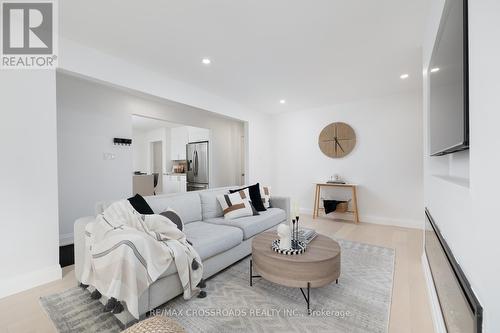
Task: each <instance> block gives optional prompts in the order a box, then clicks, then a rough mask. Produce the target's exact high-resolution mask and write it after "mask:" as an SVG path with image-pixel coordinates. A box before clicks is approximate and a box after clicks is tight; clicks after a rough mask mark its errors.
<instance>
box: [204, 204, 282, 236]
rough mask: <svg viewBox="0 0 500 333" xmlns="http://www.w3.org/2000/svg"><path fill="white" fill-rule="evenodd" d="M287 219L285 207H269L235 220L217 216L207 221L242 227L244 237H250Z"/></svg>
mask: <svg viewBox="0 0 500 333" xmlns="http://www.w3.org/2000/svg"><path fill="white" fill-rule="evenodd" d="M285 220H286V213H285V211H284V210H283V209H279V208H269V209H267V210H266V211H265V212H260V215H257V216H248V217H241V218H239V219H235V220H226V219H224V218H223V217H216V218H212V219H208V220H206V221H205V222H206V223H212V224H216V225H225V226H232V227H237V228H240V229H241V230H242V231H243V239H248V238H250V237H252V236H255V235H256V234H258V233H261V232H262V231H265V230H267V229H269V228H272V227H274V226H275V225H277V224H279V223H281V222H283V221H285Z"/></svg>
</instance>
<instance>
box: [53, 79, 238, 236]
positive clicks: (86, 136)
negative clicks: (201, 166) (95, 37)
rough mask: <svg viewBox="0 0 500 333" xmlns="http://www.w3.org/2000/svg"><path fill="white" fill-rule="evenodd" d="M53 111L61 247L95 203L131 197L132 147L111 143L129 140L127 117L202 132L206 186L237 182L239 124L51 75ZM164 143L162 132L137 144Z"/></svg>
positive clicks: (130, 124) (169, 103)
mask: <svg viewBox="0 0 500 333" xmlns="http://www.w3.org/2000/svg"><path fill="white" fill-rule="evenodd" d="M57 107H58V109H57V114H58V141H59V209H60V214H59V216H60V222H59V224H60V234H61V235H60V236H61V242H62V243H71V242H72V237H73V224H74V222H75V220H76V219H77V218H79V217H82V216H88V215H93V214H94V206H95V204H96V202H98V201H102V200H113V199H120V198H124V197H127V196H130V195H131V194H132V173H133V171H135V170H136V168H137V162H136V163H134V161H133V153H132V150H133V147H124V146H114V145H113V137H123V138H131V137H132V115H141V116H146V117H151V118H155V119H160V120H165V121H169V122H174V123H179V124H189V125H193V126H197V127H205V128H208V129H209V130H210V142H211V143H210V148H211V159H212V162H211V165H212V166H213V167H212V171H211V180H210V181H211V186H212V187H219V186H228V185H234V184H238V183H239V181H240V173H241V170H240V167H239V161H240V155H239V154H240V150H241V147H240V138H241V136H242V135H243V134H244V128H243V123H242V122H240V121H236V120H233V119H229V118H227V117H221V116H217V115H215V114H213V113H211V112H207V111H204V110H200V109H197V108H193V107H189V106H186V105H182V104H179V103H174V102H169V101H165V100H162V99H158V98H152V97H151V96H147V95H141V94H137V93H134V94H132V93H130V92H128V91H126V90H123V89H116V88H114V87H109V86H107V85H103V84H100V83H96V82H92V81H89V80H84V79H81V78H77V77H73V76H69V75H67V74H61V73H58V74H57ZM165 138H166V131H165V130H162V131H154V132H151V133H145V134H144V135H143V140H142V142H143V144H146V145H148V143H149V142H150V141H156V140H157V139H159V140H161V139H165ZM165 141H166V139H165ZM168 144H169V143H168ZM168 144H167V145H168ZM167 145H166V146H167ZM146 149H149V148H148V147H147V148H146ZM104 153H111V154H114V155H115V159H114V160H104V158H103V154H104ZM167 153H168V155H166V156H170V154H169V150H168V151H164V154H167ZM145 155H146V170H145V171H147V172H149V171H150V170H149V169H150V162H149V161H148V157H147V156H149V154H148V153H147V152H146V154H145ZM232 161H236V163H232ZM169 171H170V170H169Z"/></svg>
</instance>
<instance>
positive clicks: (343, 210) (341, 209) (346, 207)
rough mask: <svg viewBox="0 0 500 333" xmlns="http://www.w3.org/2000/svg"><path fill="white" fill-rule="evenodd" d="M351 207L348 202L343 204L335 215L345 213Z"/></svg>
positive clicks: (339, 205) (340, 204) (338, 207)
mask: <svg viewBox="0 0 500 333" xmlns="http://www.w3.org/2000/svg"><path fill="white" fill-rule="evenodd" d="M348 207H349V203H348V202H341V203H339V204H338V205H337V209H335V213H345V212H347V209H348Z"/></svg>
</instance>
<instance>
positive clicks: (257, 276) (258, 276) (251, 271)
mask: <svg viewBox="0 0 500 333" xmlns="http://www.w3.org/2000/svg"><path fill="white" fill-rule="evenodd" d="M252 268H253V267H252V259H250V287H251V286H252V285H253V281H252V280H253V278H260V277H261V276H260V275H253V270H252Z"/></svg>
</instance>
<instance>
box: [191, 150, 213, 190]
mask: <svg viewBox="0 0 500 333" xmlns="http://www.w3.org/2000/svg"><path fill="white" fill-rule="evenodd" d="M186 158H187V190H188V191H199V190H204V189H207V188H208V185H209V182H208V141H201V142H193V143H188V144H187V145H186Z"/></svg>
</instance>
